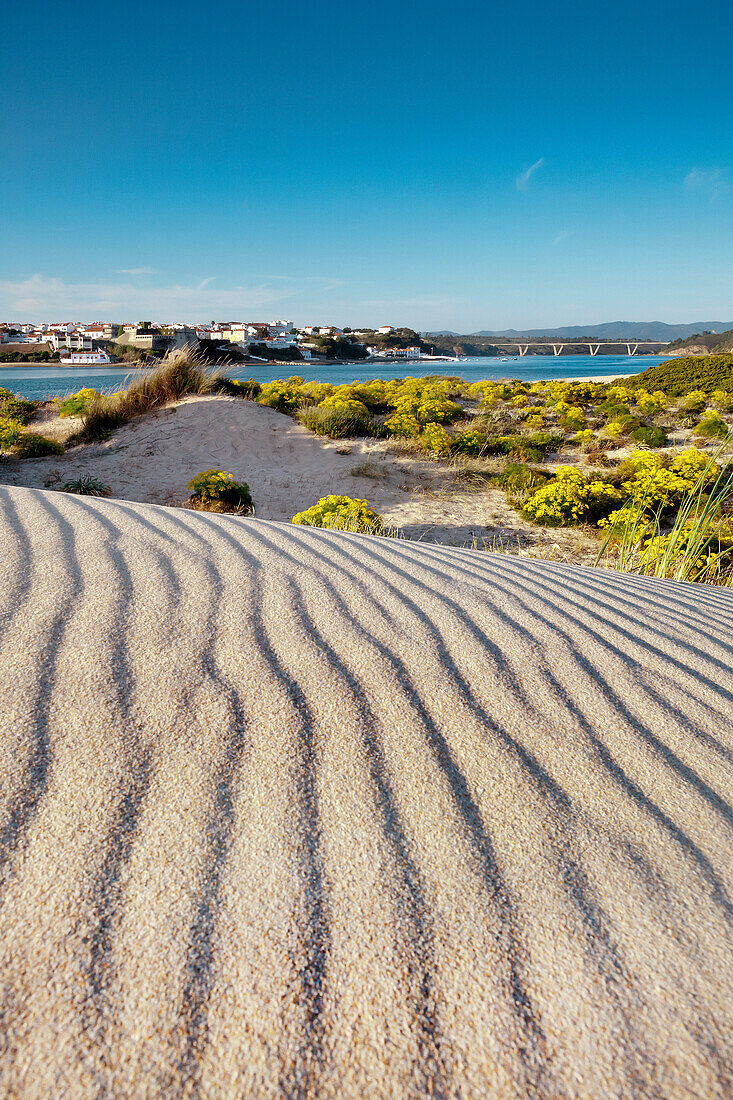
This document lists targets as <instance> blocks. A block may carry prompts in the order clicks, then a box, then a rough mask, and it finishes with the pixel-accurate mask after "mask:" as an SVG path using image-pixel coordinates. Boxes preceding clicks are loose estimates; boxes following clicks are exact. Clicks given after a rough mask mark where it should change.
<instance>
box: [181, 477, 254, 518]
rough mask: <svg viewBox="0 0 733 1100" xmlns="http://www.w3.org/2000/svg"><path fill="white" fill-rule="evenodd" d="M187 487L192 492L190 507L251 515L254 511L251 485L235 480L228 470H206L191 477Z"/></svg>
mask: <svg viewBox="0 0 733 1100" xmlns="http://www.w3.org/2000/svg"><path fill="white" fill-rule="evenodd" d="M186 488H187V489H188V490H189V492H190V493H191V497H190V500H189V505H190V507H192V508H194V509H196V510H198V511H202V512H230V513H235V514H236V515H240V516H242V515H249V514H250V513H251V512H253V511H254V504H253V502H252V496H251V494H250V491H249V485H247V483H246V482H245V481H235V480H234V478H233V477H232V475H231V474H230V473H228V472H227V471H226V470H213V469H212V470H204V471H203V473H200V474H196V476H195V477H193V478H191V480H190V481H189V483H188V485H187V486H186Z"/></svg>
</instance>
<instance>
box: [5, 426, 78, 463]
mask: <svg viewBox="0 0 733 1100" xmlns="http://www.w3.org/2000/svg"><path fill="white" fill-rule="evenodd" d="M65 450H66V448H65V447H64V445H63V443H59V442H58V440H56V439H48V438H47V437H46V436H45V435H38V434H37V433H36V432H22V433H21V434H20V436H18V438H17V439H16V440H15V442H14V443H13V445H12V447H11V451H12V453H13V454H14V455H15V457H16V458H46V457H48V455H62V454H63V453H64V451H65Z"/></svg>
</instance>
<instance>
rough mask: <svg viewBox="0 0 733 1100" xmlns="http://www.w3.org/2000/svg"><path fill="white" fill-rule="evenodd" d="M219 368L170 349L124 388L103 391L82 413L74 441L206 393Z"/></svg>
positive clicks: (89, 438) (102, 435) (97, 435)
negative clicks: (169, 351)
mask: <svg viewBox="0 0 733 1100" xmlns="http://www.w3.org/2000/svg"><path fill="white" fill-rule="evenodd" d="M220 377H221V371H220V369H219V368H214V367H211V366H210V365H209V364H208V363H207V362H206V360H205V359H204V358H203V357H202V356H200V355H198V354H197V353H195V352H193V351H192V350H191V349H190V348H181V349H179V350H177V351H173V352H171V353H170V354H169V355H167V356H166V357H165V359H162V360H161V361H160V363H159V364H158V365H157V366H156V367H154V368H153V369H152V370H145V371H140V372H139V373H137V374H136V375H133V376H132V378H131V380H130V383H129V385H128V387H127V389H125V390H121V391H120V392H119V393H113V394H106V395H103V396H102V397H100V398H99V399H98V400H97V401H95V402H94V403H93V405H92V406H91V407H90V409H89V411H88V412H87V413H86V414H85V415H84V417H83V420H82V427H81V429H80V430H79V432H78V433H77V434H76V436H75V437H73V441H74V442H80V443H82V442H83V443H87V442H91V441H92V440H96V439H105V438H106V437H107V436H108V435H109V434H110V432H111V431H113V430H114V429H115V428H117V427H119V426H120V424H124V423H126V421H128V420H131V419H132V418H133V417H135V416H141V415H142V414H143V413H146V412H150V411H151V410H153V409H157V408H161V407H162V406H164V405H167V404H169V403H170V402H171V401H178V400H180V399H181V398H182V397H185V396H186V395H187V394H199V395H201V394H207V393H211V392H213V391H214V390H215V389H216V385H217V382H218V381H219V379H220Z"/></svg>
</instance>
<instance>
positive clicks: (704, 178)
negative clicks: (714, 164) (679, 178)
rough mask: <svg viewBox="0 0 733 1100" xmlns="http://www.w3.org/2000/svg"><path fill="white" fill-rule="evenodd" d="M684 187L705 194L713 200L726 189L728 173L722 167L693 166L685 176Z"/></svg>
mask: <svg viewBox="0 0 733 1100" xmlns="http://www.w3.org/2000/svg"><path fill="white" fill-rule="evenodd" d="M685 188H686V190H688V191H697V192H700V193H702V194H703V195H707V197H708V198H709V199H710V201H711V202H714V201H715V199H718V198H720V196H721V195H722V194H724V193H725V192H726V191H727V190H728V173H727V171H726V170H725V169H723V168H693V169H692V170H691V171H690V172H688V173H687V175H686V176H685Z"/></svg>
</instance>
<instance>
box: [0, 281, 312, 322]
mask: <svg viewBox="0 0 733 1100" xmlns="http://www.w3.org/2000/svg"><path fill="white" fill-rule="evenodd" d="M212 278H213V276H212ZM211 281H212V279H205V280H204V282H203V284H201V285H196V286H181V285H178V284H176V285H172V286H159V287H150V286H135V285H134V284H132V283H128V282H124V281H119V282H109V283H102V282H99V283H66V282H64V281H63V280H62V279H55V278H49V277H48V276H45V275H32V276H31V277H30V278H29V279H23V280H20V281H18V282H13V281H10V280H5V281H0V316H5V317H8V316H9V317H12V318H13V319H17V320H23V319H28V320H36V319H41V318H47V317H54V318H55V317H74V318H80V319H94V318H105V319H109V320H111V321H118V320H126V319H130V318H132V319H134V318H136V317H151V318H155V319H161V320H162V319H166V318H186V319H190V320H192V321H204V320H208V319H210V318H212V317H238V316H240V317H246V316H247V315H248V314H250V313H254V312H257V311H258V310H259V309H260V308H262V307H264V306H272V307H275V306H276V305H279V304H283V303H285V302H286V301H288V300H289V299H291V298H293V297H294V296H295V295H296V294H297V293H298V292H301V291H302V290H303V287H304V285H305V280H302V281H300V282H299V281H297V280H292V282H291V283H289V284H283V283H281V282H278V284H277V285H276V286H273V285H270V284H268V283H267V282H266V281H264V282H262V283H260V284H259V285H254V286H234V287H228V288H223V289H221V288H220V289H216V288H214V287H212V286H209V285H208V283H210V282H211Z"/></svg>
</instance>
